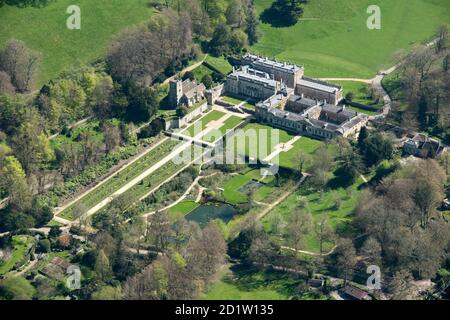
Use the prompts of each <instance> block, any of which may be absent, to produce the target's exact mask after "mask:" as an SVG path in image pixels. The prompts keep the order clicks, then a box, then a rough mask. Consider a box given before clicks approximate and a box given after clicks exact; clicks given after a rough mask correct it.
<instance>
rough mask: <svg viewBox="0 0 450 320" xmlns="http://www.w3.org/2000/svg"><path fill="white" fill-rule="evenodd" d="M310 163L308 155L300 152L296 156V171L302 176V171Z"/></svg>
mask: <svg viewBox="0 0 450 320" xmlns="http://www.w3.org/2000/svg"><path fill="white" fill-rule="evenodd" d="M310 161H311V157H310V155H309V154H308V153H306V152H304V151H303V150H300V151H299V152H298V153H297V156H296V162H297V163H298V171H299V173H300V174H303V169H304V167H305V165H307V164H308V163H309V162H310Z"/></svg>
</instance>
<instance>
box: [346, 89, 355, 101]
mask: <svg viewBox="0 0 450 320" xmlns="http://www.w3.org/2000/svg"><path fill="white" fill-rule="evenodd" d="M353 96H354V94H353V92H351V91H349V92H347V94H346V95H345V101H347V102H352V101H353Z"/></svg>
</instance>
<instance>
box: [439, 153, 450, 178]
mask: <svg viewBox="0 0 450 320" xmlns="http://www.w3.org/2000/svg"><path fill="white" fill-rule="evenodd" d="M438 160H439V162H440V163H441V164H442V166H443V167H444V169H445V174H446V175H449V174H450V152H448V151H444V152H442V153H441V154H440V156H439V159H438Z"/></svg>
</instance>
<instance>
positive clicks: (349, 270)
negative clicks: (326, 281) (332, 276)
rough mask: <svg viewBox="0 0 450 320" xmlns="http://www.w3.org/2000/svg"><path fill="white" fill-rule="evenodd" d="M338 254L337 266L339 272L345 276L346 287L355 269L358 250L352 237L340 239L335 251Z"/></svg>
mask: <svg viewBox="0 0 450 320" xmlns="http://www.w3.org/2000/svg"><path fill="white" fill-rule="evenodd" d="M335 254H336V268H337V269H338V272H339V274H340V275H341V276H342V277H343V278H344V287H345V286H346V285H347V280H348V279H349V278H351V276H352V274H353V269H354V267H355V265H356V250H355V247H354V246H353V242H352V240H350V239H347V238H344V239H342V240H341V241H340V243H339V245H338V247H337V248H336V251H335Z"/></svg>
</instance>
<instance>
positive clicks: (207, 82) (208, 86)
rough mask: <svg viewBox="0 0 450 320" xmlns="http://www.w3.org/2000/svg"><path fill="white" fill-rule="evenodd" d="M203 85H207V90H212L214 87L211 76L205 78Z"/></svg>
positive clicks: (207, 75)
mask: <svg viewBox="0 0 450 320" xmlns="http://www.w3.org/2000/svg"><path fill="white" fill-rule="evenodd" d="M202 83H203V84H204V85H205V87H206V89H211V88H212V87H213V85H214V82H213V79H212V77H211V75H209V74H205V75H204V76H203V78H202Z"/></svg>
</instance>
